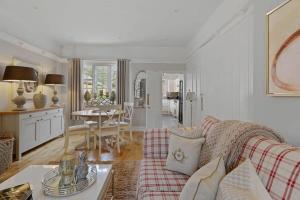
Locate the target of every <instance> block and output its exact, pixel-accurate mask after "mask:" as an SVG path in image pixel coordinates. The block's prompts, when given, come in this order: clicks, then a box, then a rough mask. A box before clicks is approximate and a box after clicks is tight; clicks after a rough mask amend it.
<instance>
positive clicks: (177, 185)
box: [137, 159, 189, 195]
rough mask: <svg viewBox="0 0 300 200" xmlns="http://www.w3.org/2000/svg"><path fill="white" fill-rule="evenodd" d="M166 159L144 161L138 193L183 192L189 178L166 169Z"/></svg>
mask: <svg viewBox="0 0 300 200" xmlns="http://www.w3.org/2000/svg"><path fill="white" fill-rule="evenodd" d="M165 165H166V160H165V159H155V160H154V159H144V160H142V163H141V169H140V174H139V178H138V183H137V193H138V194H139V195H140V193H143V192H145V191H164V192H168V191H173V192H181V190H182V188H183V187H184V185H185V183H186V182H187V180H188V179H189V176H187V175H183V174H180V173H176V172H172V171H169V170H166V169H165Z"/></svg>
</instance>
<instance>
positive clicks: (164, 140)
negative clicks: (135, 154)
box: [144, 129, 169, 159]
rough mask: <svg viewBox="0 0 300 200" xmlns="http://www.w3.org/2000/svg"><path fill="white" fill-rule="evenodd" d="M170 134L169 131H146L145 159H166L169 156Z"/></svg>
mask: <svg viewBox="0 0 300 200" xmlns="http://www.w3.org/2000/svg"><path fill="white" fill-rule="evenodd" d="M168 146H169V133H168V130H167V129H150V130H146V131H145V136H144V158H151V159H156V158H158V159H165V158H167V156H168Z"/></svg>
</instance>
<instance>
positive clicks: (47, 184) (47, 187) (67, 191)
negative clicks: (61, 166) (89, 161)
mask: <svg viewBox="0 0 300 200" xmlns="http://www.w3.org/2000/svg"><path fill="white" fill-rule="evenodd" d="M60 179H61V176H60V175H59V172H58V167H57V168H55V169H53V170H51V171H49V172H48V173H47V174H45V176H44V178H43V180H42V190H43V192H44V194H45V195H48V196H52V197H66V196H71V195H75V194H78V193H80V192H82V191H84V190H86V189H87V188H89V187H90V186H92V185H93V184H94V183H95V181H96V180H97V168H96V166H91V165H89V173H88V175H87V177H86V179H84V180H80V181H78V182H77V183H73V184H70V185H67V186H59V181H60Z"/></svg>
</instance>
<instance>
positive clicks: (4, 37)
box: [0, 31, 68, 63]
mask: <svg viewBox="0 0 300 200" xmlns="http://www.w3.org/2000/svg"><path fill="white" fill-rule="evenodd" d="M0 39H1V40H3V41H5V42H8V43H10V44H12V45H15V46H18V47H20V48H23V49H26V50H28V51H30V52H32V53H35V54H38V55H40V56H43V57H45V58H49V59H51V60H54V61H56V62H59V63H68V60H67V59H66V58H62V57H59V56H57V55H55V54H54V53H51V52H49V51H47V50H44V49H41V48H39V47H37V46H35V45H32V44H30V43H28V42H25V41H23V40H20V39H18V38H16V37H14V36H12V35H9V34H7V33H5V32H1V31H0Z"/></svg>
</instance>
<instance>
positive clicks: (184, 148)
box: [166, 134, 205, 176]
mask: <svg viewBox="0 0 300 200" xmlns="http://www.w3.org/2000/svg"><path fill="white" fill-rule="evenodd" d="M204 141H205V139H204V138H198V139H187V138H183V137H180V136H177V135H174V134H170V140H169V151H168V157H167V162H166V169H168V170H171V171H176V172H180V173H183V174H187V175H189V176H191V175H192V174H193V173H194V172H195V171H196V170H197V167H198V162H199V157H200V151H201V146H202V144H203V143H204Z"/></svg>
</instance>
